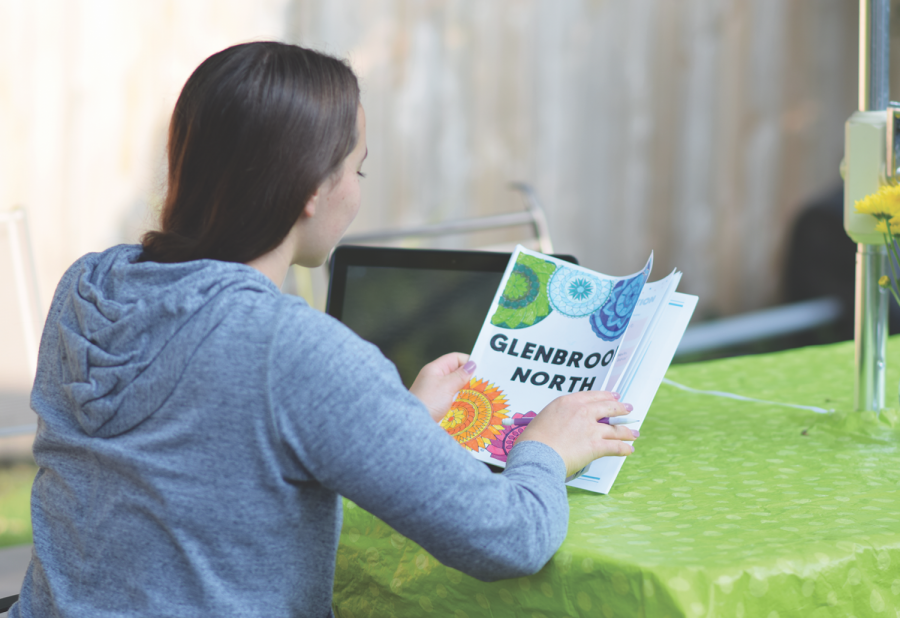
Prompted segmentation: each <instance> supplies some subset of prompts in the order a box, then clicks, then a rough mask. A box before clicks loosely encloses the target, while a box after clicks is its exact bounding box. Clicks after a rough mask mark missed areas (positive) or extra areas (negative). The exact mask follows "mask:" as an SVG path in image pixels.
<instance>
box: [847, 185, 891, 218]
mask: <svg viewBox="0 0 900 618" xmlns="http://www.w3.org/2000/svg"><path fill="white" fill-rule="evenodd" d="M856 212H859V213H862V214H864V215H873V216H875V217H896V216H898V215H900V186H896V187H895V186H892V185H884V186H882V187H881V188H880V189H878V191H876V192H875V193H872V194H870V195H867V196H866V197H864V198H863V199H861V200H857V202H856Z"/></svg>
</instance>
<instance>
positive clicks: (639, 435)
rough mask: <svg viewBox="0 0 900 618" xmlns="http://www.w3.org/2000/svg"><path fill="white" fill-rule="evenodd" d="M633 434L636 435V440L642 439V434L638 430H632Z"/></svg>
mask: <svg viewBox="0 0 900 618" xmlns="http://www.w3.org/2000/svg"><path fill="white" fill-rule="evenodd" d="M631 433H632V434H634V437H635V438H640V437H641V432H640V431H638V430H637V429H632V430H631Z"/></svg>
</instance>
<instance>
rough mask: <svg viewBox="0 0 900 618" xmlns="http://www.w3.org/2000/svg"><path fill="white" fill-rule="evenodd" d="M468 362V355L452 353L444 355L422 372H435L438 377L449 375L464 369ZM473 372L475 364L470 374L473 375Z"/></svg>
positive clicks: (426, 366)
mask: <svg viewBox="0 0 900 618" xmlns="http://www.w3.org/2000/svg"><path fill="white" fill-rule="evenodd" d="M468 361H469V355H468V354H463V353H462V352H450V353H449V354H444V355H443V356H440V357H438V358H437V359H435V360H433V361H431V362H430V363H428V364H427V365H425V367H423V368H422V370H423V371H429V372H433V373H435V374H437V375H449V374H451V373H453V372H454V371H458V370H459V369H461V368H462V367H465V366H466V363H467V362H468ZM473 371H474V363H473V367H472V368H471V371H469V373H472V372H473Z"/></svg>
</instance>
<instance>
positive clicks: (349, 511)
mask: <svg viewBox="0 0 900 618" xmlns="http://www.w3.org/2000/svg"><path fill="white" fill-rule="evenodd" d="M888 352H889V353H888V358H889V359H890V360H892V361H893V362H892V363H889V369H888V375H887V383H888V393H889V405H892V406H894V409H888V410H885V411H882V412H881V414H880V415H879V416H878V418H876V415H875V414H874V413H871V412H867V413H856V412H853V375H854V364H853V347H852V344H849V343H847V344H838V345H833V346H823V347H816V348H805V349H801V350H794V351H789V352H783V353H779V354H769V355H761V356H753V357H742V358H736V359H728V360H721V361H712V362H707V363H697V364H692V365H680V366H673V367H671V368H670V370H669V372H668V375H667V377H668V378H669V379H671V380H674V381H676V382H679V383H682V384H685V385H688V386H691V387H693V388H696V389H703V390H717V391H728V392H732V393H738V394H741V395H745V396H749V397H754V398H758V399H766V400H770V401H778V402H786V403H795V404H803V405H812V406H821V407H823V408H828V409H834V410H836V412H835V413H833V414H829V415H821V414H816V413H815V412H810V411H804V410H797V409H790V408H783V407H777V406H772V405H767V404H761V403H749V402H740V401H734V400H729V399H721V398H716V397H710V396H706V395H697V394H691V393H687V392H684V391H681V390H678V389H676V388H674V387H672V386H669V385H665V384H664V385H663V386H661V387H660V390H659V393H658V394H657V396H656V399H655V400H654V402H653V406H652V408H651V410H650V413H649V415H648V417H647V420H646V421H645V422H644V424H643V426H642V428H641V434H642V437H641V439H640V440H638V441H637V443H636V447H637V451H636V453H635V454H634V455H632V456H630V457H629V459H628V461H627V462H626V463H625V466H624V467H623V469H622V472H621V474H620V475H619V477H618V479H617V481H616V483H615V485H614V486H613V488H612V491H611V493H610V495H608V496H604V495H599V494H592V493H589V492H585V491H582V490H577V489H570V490H569V503H570V506H571V518H570V523H569V533H568V536H567V538H566V540H565V542H564V543H563V546H562V548H561V549H560V550H559V551H558V552H557V554H556V555H555V556H554V558H553V559H552V560H551V561H550V563H549V564H548V565H547V566H546V567H545V568H544V569H543V570H542V571H541V572H540V573H538V574H536V575H533V576H531V577H523V578H520V579H514V580H506V581H500V582H495V583H491V584H485V583H482V582H479V581H477V580H475V579H472V578H470V577H468V576H466V575H463V574H462V573H460V572H458V571H456V570H453V569H449V568H447V567H445V566H443V565H441V564H440V563H439V562H438V561H437V560H435V559H434V558H432V557H431V556H430V555H428V554H427V553H426V552H425V551H424V550H422V549H421V548H420V547H419V546H418V545H416V544H415V543H413V542H412V541H410V540H408V539H406V538H404V537H402V536H401V535H399V534H397V533H395V532H394V531H393V530H392V529H391V528H390V527H388V526H387V525H386V524H384V523H383V522H381V521H380V520H378V519H377V518H375V517H373V516H372V515H370V514H369V513H367V512H365V511H363V510H362V509H360V508H357V507H355V505H353V504H352V503H349V502H347V503H345V514H344V527H343V531H342V534H341V543H340V548H339V550H338V556H337V574H336V580H335V596H334V609H335V612H336V614H337V615H338V616H340V617H342V618H361V617H363V616H422V615H426V614H433V615H436V616H454V617H458V618H463V617H466V616H468V617H469V618H475V617H480V616H495V617H499V616H525V617H529V618H540V617H546V618H549V617H551V616H604V617H612V616H652V617H660V618H665V617H667V616H668V617H672V618H674V617H676V616H690V617H693V616H729V617H731V616H734V617H737V618H740V617H742V616H747V617H756V616H762V617H765V618H777V617H781V618H785V617H787V616H804V617H806V616H812V617H818V616H855V617H856V618H862V617H863V616H891V617H894V616H898V615H900V414H898V411H897V409H896V408H897V400H896V393H897V384H898V379H900V367H898V365H900V339H898V338H893V339H892V340H890V341H889V346H888ZM895 359H896V360H895ZM511 542H514V539H511Z"/></svg>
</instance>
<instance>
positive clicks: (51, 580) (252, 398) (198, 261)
mask: <svg viewBox="0 0 900 618" xmlns="http://www.w3.org/2000/svg"><path fill="white" fill-rule="evenodd" d="M366 153H367V150H366V121H365V114H364V112H363V109H362V107H361V106H360V104H359V89H358V86H357V81H356V78H355V76H354V75H353V73H352V72H351V70H350V69H349V68H348V67H347V66H346V65H345V64H343V63H342V62H340V61H338V60H335V59H333V58H330V57H327V56H324V55H321V54H318V53H316V52H313V51H310V50H306V49H302V48H299V47H295V46H291V45H284V44H280V43H250V44H246V45H238V46H236V47H231V48H229V49H226V50H224V51H222V52H219V53H217V54H215V55H213V56H211V57H210V58H208V59H207V60H206V61H204V62H203V64H201V65H200V67H199V68H198V69H197V70H196V71H195V72H194V74H193V75H192V76H191V77H190V79H188V81H187V83H186V84H185V87H184V90H183V91H182V93H181V96H180V98H179V100H178V103H177V104H176V106H175V111H174V113H173V115H172V122H171V127H170V134H169V144H168V154H169V186H168V195H167V198H166V202H165V205H164V208H163V212H162V217H161V219H162V221H161V222H162V226H161V231H158V232H152V233H149V234H147V235H146V236H145V238H144V240H143V244H142V245H141V246H127V245H123V246H118V247H113V248H112V249H109V250H107V251H105V252H103V253H99V254H89V255H86V256H84V257H83V258H81V259H80V260H78V261H77V262H76V263H75V264H74V265H73V266H72V267H71V268H70V269H69V270H68V271H67V272H66V274H65V275H64V277H63V279H62V281H61V282H60V284H59V287H58V289H57V292H56V295H55V297H54V299H53V304H52V307H51V309H50V313H49V316H48V319H47V324H46V327H45V329H44V334H43V339H42V341H41V350H40V360H39V363H38V373H37V378H36V381H35V386H34V391H33V395H32V406H33V408H34V409H35V411H36V412H37V413H38V415H39V417H40V419H39V424H38V434H37V438H36V440H35V445H34V454H35V459H36V461H37V463H38V465H39V466H40V471H39V473H38V475H37V478H36V479H35V483H34V489H33V494H32V519H33V526H34V553H33V557H32V560H31V565H30V566H29V569H28V572H27V574H26V577H25V581H24V583H23V586H22V592H21V596H20V599H19V602H18V603H17V604H16V605H14V606H13V608H12V611H11V614H10V615H11V616H14V617H17V618H18V617H25V616H28V617H31V616H40V617H42V618H46V617H51V616H92V617H103V616H122V615H136V616H231V615H240V616H266V617H272V616H326V615H330V613H331V590H332V583H333V575H334V562H335V552H336V549H337V543H338V535H339V533H340V528H341V498H340V496H346V497H347V498H349V499H351V500H353V501H354V502H355V503H356V504H358V505H359V506H361V507H363V508H365V509H367V510H369V511H371V512H372V513H374V514H375V515H377V516H378V517H380V518H382V519H383V520H384V521H386V522H387V523H388V524H390V525H391V526H392V527H394V528H395V529H396V530H397V531H399V532H400V533H402V534H404V535H407V536H408V537H410V538H411V539H413V540H414V541H416V542H418V543H420V544H421V545H422V546H423V547H424V548H425V549H427V550H428V551H429V552H431V553H432V554H433V555H434V556H435V557H436V558H438V559H439V560H441V561H442V562H443V563H444V564H447V565H449V566H452V567H454V568H457V569H460V570H462V571H464V572H466V573H469V574H471V575H473V576H475V577H478V578H481V579H485V580H491V579H499V578H505V577H514V576H519V575H524V574H529V573H533V572H535V571H537V570H538V569H540V568H541V567H542V566H543V565H544V564H545V563H546V561H547V560H548V559H549V558H550V557H551V556H552V554H553V552H554V551H556V549H557V548H558V547H559V545H560V543H561V542H562V540H563V538H564V536H565V533H566V525H567V516H568V507H567V503H566V491H565V487H564V485H563V481H564V479H565V477H566V475H567V474H569V473H572V472H573V471H575V470H578V469H579V468H581V467H582V466H583V465H585V464H586V463H587V462H589V461H591V460H592V459H595V458H597V457H600V456H604V455H627V454H630V453H631V452H632V448H631V447H630V446H628V445H627V444H625V443H624V442H623V440H628V441H630V440H633V439H634V438H635V435H634V434H633V433H632V432H631V431H630V430H628V429H627V428H625V427H621V426H619V427H610V426H608V425H605V424H598V423H597V420H598V419H600V418H601V417H605V416H614V415H619V414H625V413H626V407H627V406H626V405H624V404H622V403H619V402H618V401H617V399H616V397H615V396H614V395H612V394H609V393H599V392H583V393H578V394H574V395H568V396H565V397H561V398H559V399H557V400H556V401H555V402H553V403H552V404H551V405H550V406H548V407H547V408H546V409H545V410H544V411H543V412H542V414H540V415H539V416H538V417H537V419H536V420H535V421H534V422H533V423H532V424H531V425H530V426H529V427H528V429H527V430H526V431H525V432H524V433H523V434H522V436H521V437H520V439H519V442H518V444H517V445H516V447H515V448H514V449H513V450H512V453H511V454H510V457H509V465H508V467H507V468H506V470H505V471H504V472H503V473H502V474H492V473H491V472H490V471H489V470H488V469H487V467H485V466H484V465H483V464H481V463H479V462H477V461H475V460H474V459H473V458H472V457H470V455H469V454H468V453H467V452H466V451H464V450H463V449H462V448H461V447H460V446H459V445H458V444H457V443H456V442H454V441H453V440H452V439H451V438H450V437H449V436H448V435H447V434H446V433H445V432H444V431H443V430H442V429H441V428H440V427H439V426H438V424H437V423H436V422H435V421H438V420H440V418H441V417H442V416H443V415H444V414H445V413H446V412H447V411H448V410H449V407H450V404H451V401H452V399H453V396H454V394H455V393H456V391H457V390H458V389H459V388H460V387H462V385H463V384H465V382H466V381H467V380H468V379H469V377H470V376H471V374H472V372H473V370H474V367H473V363H471V362H467V360H468V359H467V357H466V356H465V355H464V354H449V355H447V356H444V357H442V358H440V359H438V360H437V361H435V362H433V363H431V364H429V365H428V366H426V367H425V368H424V369H423V370H422V373H421V374H420V375H419V377H418V379H417V380H416V382H415V384H414V385H413V388H412V389H411V391H407V390H405V389H404V388H403V385H402V383H401V381H400V378H399V376H398V375H397V372H396V370H395V368H394V367H393V365H392V364H391V363H390V362H389V361H387V360H386V359H385V358H384V357H383V356H382V355H381V354H380V353H379V352H378V350H377V349H376V348H375V347H374V346H372V345H370V344H368V343H366V342H364V341H362V340H361V339H359V338H358V337H357V336H355V335H354V334H353V333H352V332H350V331H349V330H348V329H346V328H345V327H344V326H343V325H341V324H340V323H338V322H336V321H334V320H333V319H331V318H330V317H329V316H327V315H324V314H322V313H320V312H317V311H315V310H313V309H311V308H310V307H309V306H307V305H306V304H305V303H304V302H303V300H301V299H299V298H296V297H291V296H286V295H282V294H281V293H280V292H279V288H278V284H280V283H281V281H282V280H283V279H284V277H285V275H286V273H287V269H288V267H289V266H290V264H292V263H295V264H301V265H304V266H317V265H320V264H321V263H322V262H323V261H324V260H325V258H326V256H327V255H328V253H329V251H330V250H331V249H332V247H334V245H335V244H336V243H337V241H338V240H339V238H340V237H341V235H342V234H343V232H344V230H345V229H346V228H347V226H348V225H349V224H350V222H351V221H352V220H353V218H354V217H355V216H356V213H357V211H358V209H359V204H360V189H359V178H360V176H361V172H360V169H361V166H362V164H363V161H364V159H365V158H366ZM511 538H515V539H516V543H510V542H509V539H511Z"/></svg>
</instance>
